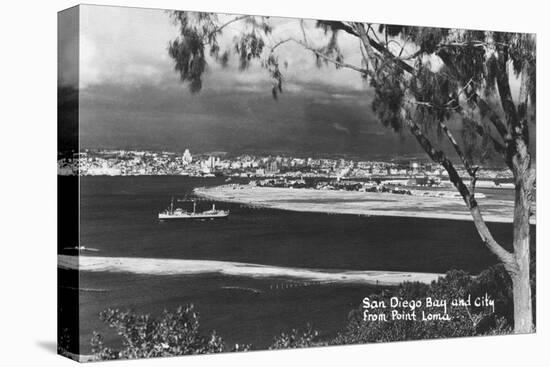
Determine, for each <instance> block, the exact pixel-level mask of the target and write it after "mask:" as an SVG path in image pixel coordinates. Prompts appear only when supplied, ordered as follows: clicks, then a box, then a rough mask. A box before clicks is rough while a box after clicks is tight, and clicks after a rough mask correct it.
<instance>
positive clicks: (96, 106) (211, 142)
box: [80, 84, 419, 157]
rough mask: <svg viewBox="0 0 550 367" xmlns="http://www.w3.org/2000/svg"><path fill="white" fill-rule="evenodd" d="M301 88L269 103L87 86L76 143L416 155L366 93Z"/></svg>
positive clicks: (248, 97) (220, 93)
mask: <svg viewBox="0 0 550 367" xmlns="http://www.w3.org/2000/svg"><path fill="white" fill-rule="evenodd" d="M303 89H304V91H303V92H299V93H296V92H286V93H283V94H282V95H281V97H280V98H279V99H278V100H274V99H273V98H272V96H271V92H270V90H269V88H266V89H265V90H264V91H258V92H252V91H243V90H239V89H237V90H235V91H230V90H205V91H203V92H201V93H199V94H195V95H192V94H190V93H189V92H188V91H187V89H186V88H185V87H183V86H180V87H172V86H170V87H168V88H161V87H155V86H141V87H135V88H134V87H132V88H129V87H121V86H116V85H107V84H104V85H101V86H95V87H90V88H87V89H86V90H85V91H83V92H82V93H81V102H80V109H81V110H80V113H81V114H80V116H81V122H82V123H81V130H80V133H81V144H82V146H83V147H87V148H97V147H104V148H135V149H169V150H183V149H185V148H190V149H191V150H192V151H195V152H201V151H202V152H204V151H213V150H221V151H229V152H232V153H240V152H245V151H246V152H257V153H260V152H266V153H269V152H273V153H277V152H288V153H300V154H310V153H318V154H351V155H357V156H362V157H367V156H380V155H388V156H389V155H395V154H403V153H406V152H419V151H418V149H416V145H415V144H414V142H412V141H411V140H410V139H403V138H401V137H399V136H396V135H395V134H394V133H392V132H390V131H388V130H385V129H384V128H383V127H382V126H381V125H380V124H379V123H378V122H377V121H376V119H375V118H374V116H373V114H372V112H371V109H370V98H371V97H370V93H369V92H368V91H363V92H357V91H352V92H350V91H345V90H340V91H338V92H339V96H338V97H333V95H332V94H333V93H334V90H331V89H330V88H329V90H328V91H326V90H325V89H326V88H324V86H323V85H314V84H310V85H304V86H303ZM341 96H346V97H345V98H341Z"/></svg>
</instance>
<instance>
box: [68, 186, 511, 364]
mask: <svg viewBox="0 0 550 367" xmlns="http://www.w3.org/2000/svg"><path fill="white" fill-rule="evenodd" d="M223 183H224V179H223V178H208V179H201V178H187V177H169V176H153V177H145V176H139V177H82V178H81V181H80V188H81V197H80V205H81V222H80V223H81V227H80V236H81V243H80V245H81V246H86V247H87V248H93V249H96V250H97V251H94V252H87V253H85V255H90V256H113V257H139V258H168V259H187V260H217V261H234V262H245V263H253V264H260V265H272V266H280V267H293V268H308V269H310V268H314V269H323V270H327V271H334V272H338V271H346V270H385V271H413V272H433V273H444V272H446V271H448V270H451V269H463V270H466V271H469V272H472V273H478V272H480V271H481V270H483V269H485V268H487V267H488V266H490V265H492V264H495V263H496V259H495V258H494V257H493V256H492V255H491V254H490V253H489V251H488V250H486V249H485V248H484V247H483V245H482V244H481V241H480V240H479V237H478V235H477V233H476V231H475V228H474V226H473V224H472V223H471V222H465V221H453V220H435V219H422V218H399V217H360V216H354V215H329V214H322V213H299V212H287V211H280V210H271V209H254V208H250V207H246V206H241V205H238V204H228V203H220V202H217V203H215V204H216V207H217V208H223V209H229V210H231V215H230V217H229V218H228V219H227V220H215V221H202V222H201V221H194V222H187V221H185V222H165V223H161V222H158V220H157V219H156V215H157V213H158V211H159V210H162V209H164V208H165V207H166V206H167V205H168V204H169V202H170V198H171V196H174V197H175V198H181V197H184V196H186V195H188V194H189V193H191V191H192V189H193V188H194V187H199V186H207V185H219V184H223ZM488 194H491V195H501V196H502V197H503V198H508V197H509V195H510V194H509V193H508V192H502V193H498V192H489V193H488ZM177 204H178V205H181V206H184V207H185V208H187V209H190V207H191V205H192V204H191V203H177ZM211 205H212V203H211V202H198V208H197V209H198V210H202V209H207V208H209V207H210V206H211ZM381 205H383V203H381ZM489 227H490V229H491V230H492V231H493V234H494V236H495V238H496V239H497V241H499V242H500V243H502V244H503V245H504V246H505V247H508V248H510V247H511V238H512V225H511V224H502V223H494V224H489ZM73 246H74V245H73ZM80 288H81V290H80V291H79V292H80V316H81V324H80V333H81V339H80V345H81V353H87V352H89V340H90V337H91V333H92V331H93V330H96V331H100V332H101V333H103V334H104V335H105V336H106V340H107V343H108V344H114V345H116V343H117V342H118V339H117V336H116V334H115V333H114V332H113V331H110V330H108V329H107V328H106V326H105V325H103V324H102V323H101V322H100V321H99V319H98V313H99V312H100V311H101V310H103V309H105V308H107V307H114V308H121V309H127V308H132V309H135V310H136V311H139V312H148V313H152V314H158V313H160V312H162V311H163V310H164V309H174V308H175V307H177V306H178V305H183V304H186V303H193V304H195V306H196V308H197V310H198V311H199V312H200V314H201V325H202V328H203V330H204V331H205V332H207V331H210V330H216V331H217V332H218V333H219V334H220V335H221V336H222V337H223V338H224V340H226V342H227V343H228V344H233V343H253V344H254V345H255V346H256V347H257V348H265V347H267V346H268V345H269V344H270V342H271V341H272V338H273V337H274V336H275V335H277V334H280V333H281V332H288V331H289V330H290V329H292V328H304V327H306V325H307V324H310V325H311V326H312V327H313V328H315V329H317V330H319V331H320V332H321V335H322V336H332V335H335V334H336V333H337V332H338V331H339V330H342V328H343V327H344V326H345V321H346V318H347V315H348V313H349V311H351V310H352V309H354V308H356V307H357V306H358V305H359V304H360V302H361V300H362V298H363V297H365V296H367V295H368V294H369V292H372V291H373V287H372V286H365V285H361V284H336V283H330V284H325V283H314V282H313V283H312V282H300V281H296V280H293V279H290V278H284V277H283V278H273V279H256V278H254V277H241V276H239V277H236V276H222V275H219V274H218V275H214V274H195V275H160V276H159V275H147V274H140V275H137V274H128V273H118V272H101V273H91V272H82V274H81V275H80ZM64 291H71V290H69V289H68V288H67V289H65V290H64ZM73 291H75V290H73Z"/></svg>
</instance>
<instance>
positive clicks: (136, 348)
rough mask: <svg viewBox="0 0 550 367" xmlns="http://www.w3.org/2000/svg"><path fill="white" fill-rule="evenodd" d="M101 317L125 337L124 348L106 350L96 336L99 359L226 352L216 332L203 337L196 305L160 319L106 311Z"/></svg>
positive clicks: (100, 337) (166, 312)
mask: <svg viewBox="0 0 550 367" xmlns="http://www.w3.org/2000/svg"><path fill="white" fill-rule="evenodd" d="M99 317H100V319H101V320H102V321H103V322H105V323H107V324H108V325H109V327H111V328H113V329H115V330H116V331H117V333H118V334H119V335H120V336H121V337H122V348H121V349H120V350H116V349H112V348H109V347H106V346H105V345H104V343H103V337H102V336H101V335H100V334H98V333H94V336H93V338H92V353H93V354H94V355H95V356H96V358H97V359H117V358H151V357H167V356H177V355H185V354H204V353H218V352H222V351H223V350H224V348H225V346H224V343H223V340H222V338H221V337H219V336H218V335H217V334H216V333H215V332H212V333H211V334H210V335H201V334H200V332H199V314H198V313H197V312H195V310H194V307H193V305H188V306H185V307H179V308H178V309H177V310H176V311H175V312H168V311H166V310H165V311H164V312H163V313H162V314H161V315H160V316H159V317H158V318H152V317H151V316H150V315H147V314H145V315H143V314H137V313H134V312H132V311H126V312H122V311H120V310H118V309H107V310H105V311H103V312H101V313H100V315H99Z"/></svg>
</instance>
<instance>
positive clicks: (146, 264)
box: [57, 255, 445, 286]
mask: <svg viewBox="0 0 550 367" xmlns="http://www.w3.org/2000/svg"><path fill="white" fill-rule="evenodd" d="M57 262H58V265H57V266H58V268H60V269H65V270H78V271H89V272H113V273H133V274H144V275H157V276H159V275H200V274H220V275H229V276H243V277H252V278H287V279H292V280H301V281H310V282H321V283H344V284H346V283H347V284H351V283H353V284H368V285H382V286H392V285H398V284H400V283H403V282H421V283H425V284H430V283H431V282H432V281H435V280H437V279H438V278H440V277H442V276H444V275H445V274H440V273H419V272H401V271H369V270H363V271H357V270H323V269H309V268H291V267H281V266H270V265H260V264H250V263H239V262H230V261H216V260H184V259H152V258H131V257H100V256H72V255H57Z"/></svg>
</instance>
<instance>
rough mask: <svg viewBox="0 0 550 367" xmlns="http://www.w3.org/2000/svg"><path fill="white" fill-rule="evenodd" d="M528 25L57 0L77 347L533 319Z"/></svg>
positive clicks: (132, 354)
mask: <svg viewBox="0 0 550 367" xmlns="http://www.w3.org/2000/svg"><path fill="white" fill-rule="evenodd" d="M536 48H537V37H536V35H535V34H531V33H515V32H503V31H496V30H470V29H462V28H438V27H430V26H421V25H415V26H413V25H397V24H381V23H370V22H368V19H367V17H366V18H365V21H364V22H357V21H343V20H338V21H337V20H322V19H321V20H318V19H309V18H307V19H302V18H299V19H298V18H283V17H273V16H259V15H246V14H245V15H241V14H224V13H211V12H197V11H185V10H160V9H147V8H131V7H116V6H100V5H79V6H76V7H73V8H69V9H66V10H63V11H60V12H59V13H58V77H57V78H58V88H57V98H58V105H57V109H58V130H57V132H58V156H57V175H58V178H57V180H58V199H57V200H58V243H57V261H58V289H57V292H58V293H57V294H58V341H57V350H58V353H59V354H61V355H63V356H66V357H69V358H71V359H74V360H77V361H80V362H88V361H101V360H112V359H135V358H153V357H168V356H180V355H190V354H193V355H194V354H211V353H230V352H247V351H257V350H274V349H291V348H309V347H325V346H335V345H340V346H341V345H351V344H368V343H378V342H395V341H412V340H424V339H441V338H459V337H473V336H490V335H493V336H494V335H499V336H504V335H510V334H528V333H534V332H535V331H536V323H537V318H536V315H537V312H536V294H537V289H536V272H535V270H536V260H537V257H536V246H535V243H536V216H537V210H536V207H537V205H536V196H537V190H536V187H537V180H536V169H537V156H536V141H537V136H536V135H537V134H536V118H535V116H536V113H537V111H536V107H537V106H536V78H537V67H536V65H537V52H536Z"/></svg>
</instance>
